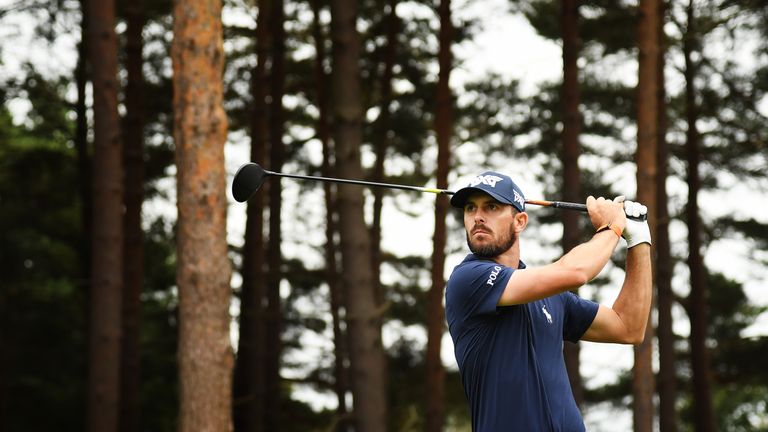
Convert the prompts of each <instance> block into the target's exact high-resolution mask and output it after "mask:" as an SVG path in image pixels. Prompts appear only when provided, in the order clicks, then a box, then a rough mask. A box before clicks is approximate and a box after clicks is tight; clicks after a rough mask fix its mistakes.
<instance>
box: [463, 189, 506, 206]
mask: <svg viewBox="0 0 768 432" xmlns="http://www.w3.org/2000/svg"><path fill="white" fill-rule="evenodd" d="M474 192H482V193H484V194H486V195H489V196H490V197H492V198H493V199H495V200H496V201H498V202H500V203H502V204H509V205H511V206H513V207H515V208H517V206H515V204H514V203H511V202H509V201H508V200H507V199H506V198H504V197H502V196H501V195H498V194H496V193H495V192H491V191H487V190H485V189H481V188H478V187H465V188H461V189H459V190H458V191H456V193H455V194H453V196H452V197H451V205H452V206H453V207H456V208H464V204H466V203H467V198H469V196H470V195H472V194H473V193H474Z"/></svg>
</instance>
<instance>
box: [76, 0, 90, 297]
mask: <svg viewBox="0 0 768 432" xmlns="http://www.w3.org/2000/svg"><path fill="white" fill-rule="evenodd" d="M80 10H81V13H82V18H81V22H80V43H78V44H77V65H76V66H75V88H76V89H77V101H76V102H75V113H76V115H77V120H76V121H75V136H74V140H73V141H74V144H75V152H76V153H77V175H78V186H79V188H80V199H81V200H82V206H81V210H80V217H81V219H82V222H81V224H80V226H81V227H82V230H83V234H82V235H83V238H82V240H81V246H80V252H79V253H80V263H81V270H80V273H81V279H82V282H81V284H82V285H83V288H84V289H86V290H87V291H90V284H89V282H88V281H89V279H90V274H91V232H90V230H91V226H92V224H91V216H92V214H93V206H92V204H91V203H92V201H93V196H92V193H91V168H92V167H91V152H90V150H89V147H88V108H87V107H86V98H87V95H86V93H85V87H86V85H87V84H88V73H87V70H86V69H87V65H88V12H87V11H88V0H80ZM83 309H84V310H88V308H83Z"/></svg>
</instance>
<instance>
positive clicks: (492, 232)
mask: <svg viewBox="0 0 768 432" xmlns="http://www.w3.org/2000/svg"><path fill="white" fill-rule="evenodd" d="M516 213H517V212H516V211H515V209H514V208H513V207H512V206H511V205H508V204H502V203H500V202H498V201H496V200H495V199H493V198H492V197H491V196H490V195H488V194H485V193H482V192H476V193H473V194H472V195H470V196H469V198H467V202H466V203H465V204H464V228H465V229H466V231H467V245H468V246H469V250H471V251H472V253H474V254H475V255H477V256H480V257H483V258H493V257H496V256H499V255H501V254H502V253H504V252H506V251H507V250H508V249H509V248H511V247H512V246H513V245H514V244H515V241H517V234H516V233H515V230H514V222H515V214H516Z"/></svg>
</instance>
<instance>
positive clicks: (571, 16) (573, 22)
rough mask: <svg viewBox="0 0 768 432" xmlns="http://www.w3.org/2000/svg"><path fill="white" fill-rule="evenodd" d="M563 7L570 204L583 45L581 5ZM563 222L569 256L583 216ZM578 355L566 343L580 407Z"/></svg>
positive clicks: (577, 195)
mask: <svg viewBox="0 0 768 432" xmlns="http://www.w3.org/2000/svg"><path fill="white" fill-rule="evenodd" d="M562 8H563V9H562V16H561V18H562V29H563V88H562V104H563V133H562V152H561V154H560V161H561V163H562V165H563V199H564V200H565V201H570V202H582V201H583V198H582V196H581V170H580V169H579V154H580V153H581V146H580V144H579V135H580V134H581V115H580V113H579V104H580V94H579V66H578V63H577V61H578V59H579V50H580V45H581V42H580V40H579V32H578V21H579V5H578V2H577V1H576V0H563V3H562ZM560 219H561V221H562V222H563V240H562V246H563V253H567V252H568V251H569V250H571V249H572V248H573V247H574V246H576V245H578V244H579V243H581V240H580V238H581V230H580V228H579V221H580V220H581V215H578V214H576V213H574V212H561V213H560ZM575 292H578V290H576V291H575ZM579 352H580V349H579V345H578V344H573V343H566V344H564V345H563V354H564V357H565V366H566V369H567V370H568V380H569V381H570V383H571V391H572V392H573V398H574V400H575V401H576V404H577V405H581V404H582V402H583V401H584V385H583V383H582V379H581V371H580V370H579V364H580V362H579Z"/></svg>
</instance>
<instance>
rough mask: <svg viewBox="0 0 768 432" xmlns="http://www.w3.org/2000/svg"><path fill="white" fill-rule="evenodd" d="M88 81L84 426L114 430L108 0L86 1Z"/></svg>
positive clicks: (111, 23)
mask: <svg viewBox="0 0 768 432" xmlns="http://www.w3.org/2000/svg"><path fill="white" fill-rule="evenodd" d="M88 28H89V34H88V36H89V39H88V43H89V63H90V64H91V70H92V77H93V78H92V81H93V125H94V130H93V136H94V138H93V140H94V141H93V144H94V145H93V167H92V169H93V171H92V173H93V177H92V180H93V185H92V187H93V189H92V190H93V214H92V222H93V227H92V238H91V240H92V243H91V250H95V251H99V253H97V254H92V256H91V300H90V323H89V325H90V331H89V333H90V339H89V373H88V429H89V430H90V431H93V432H97V431H114V430H117V427H118V418H119V410H120V406H119V399H120V333H121V328H120V314H121V299H122V291H123V280H122V279H123V249H122V248H123V224H122V220H123V183H122V182H123V167H122V142H121V139H120V117H119V114H118V111H117V91H118V86H119V85H118V82H117V36H116V34H115V4H114V1H113V0H104V1H94V0H92V1H90V2H89V3H88Z"/></svg>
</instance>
